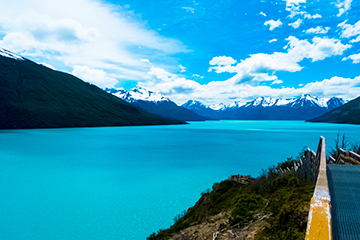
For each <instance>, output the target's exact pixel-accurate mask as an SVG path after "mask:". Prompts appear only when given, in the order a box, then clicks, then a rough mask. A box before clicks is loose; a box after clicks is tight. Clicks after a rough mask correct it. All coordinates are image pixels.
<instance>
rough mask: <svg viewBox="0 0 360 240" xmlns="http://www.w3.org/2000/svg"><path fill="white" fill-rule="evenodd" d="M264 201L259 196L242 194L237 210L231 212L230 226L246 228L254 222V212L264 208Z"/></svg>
mask: <svg viewBox="0 0 360 240" xmlns="http://www.w3.org/2000/svg"><path fill="white" fill-rule="evenodd" d="M263 202H264V199H263V197H262V196H260V195H257V194H242V195H240V197H239V200H238V203H237V204H236V206H235V209H234V210H233V211H232V212H231V217H230V219H229V222H230V225H234V224H239V225H240V226H244V225H245V224H247V223H248V222H250V221H252V220H253V216H254V211H256V210H258V209H259V208H261V207H262V205H263Z"/></svg>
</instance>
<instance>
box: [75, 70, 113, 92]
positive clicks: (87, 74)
mask: <svg viewBox="0 0 360 240" xmlns="http://www.w3.org/2000/svg"><path fill="white" fill-rule="evenodd" d="M72 74H73V75H75V76H77V77H79V78H80V79H82V80H84V81H85V82H90V83H93V84H95V85H97V86H98V87H101V88H106V87H113V86H114V85H115V84H116V83H117V80H116V79H115V78H112V77H109V76H108V75H107V73H106V72H105V71H104V70H100V69H92V68H89V67H87V66H77V65H75V66H74V70H73V71H72Z"/></svg>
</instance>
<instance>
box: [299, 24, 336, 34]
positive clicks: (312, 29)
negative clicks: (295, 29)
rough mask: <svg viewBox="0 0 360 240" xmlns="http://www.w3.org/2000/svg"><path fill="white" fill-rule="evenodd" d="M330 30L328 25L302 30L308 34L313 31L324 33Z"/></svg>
mask: <svg viewBox="0 0 360 240" xmlns="http://www.w3.org/2000/svg"><path fill="white" fill-rule="evenodd" d="M329 30H330V27H325V28H323V27H320V26H317V27H316V28H309V29H308V30H306V31H305V30H304V31H303V32H305V33H307V34H310V33H314V34H326V33H327V32H328V31H329Z"/></svg>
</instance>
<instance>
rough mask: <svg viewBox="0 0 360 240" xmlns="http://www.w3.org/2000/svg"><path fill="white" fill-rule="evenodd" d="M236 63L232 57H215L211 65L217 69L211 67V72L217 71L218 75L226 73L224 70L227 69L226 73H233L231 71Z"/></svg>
mask: <svg viewBox="0 0 360 240" xmlns="http://www.w3.org/2000/svg"><path fill="white" fill-rule="evenodd" d="M235 63H236V60H235V59H233V58H232V57H226V56H219V57H214V58H213V59H211V60H210V62H209V64H210V65H216V66H215V67H210V68H209V70H208V71H209V72H211V71H212V70H215V71H216V72H217V73H220V72H224V69H227V70H226V72H228V71H229V72H231V69H233V66H232V65H233V64H235Z"/></svg>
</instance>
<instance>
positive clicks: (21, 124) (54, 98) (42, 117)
mask: <svg viewBox="0 0 360 240" xmlns="http://www.w3.org/2000/svg"><path fill="white" fill-rule="evenodd" d="M0 119H1V121H0V129H15V128H63V127H95V126H125V125H153V124H179V123H184V122H182V121H176V120H169V119H165V118H162V117H160V116H156V115H153V114H150V113H148V112H146V111H143V110H140V109H138V108H136V107H134V106H132V105H130V104H128V103H127V102H125V101H123V100H121V99H119V98H117V97H115V96H112V95H111V94H108V93H106V92H105V91H103V90H101V89H100V88H98V87H96V86H94V85H91V84H89V83H85V82H83V81H82V80H80V79H78V78H76V77H74V76H72V75H70V74H66V73H62V72H58V71H54V70H52V69H50V68H47V67H45V66H42V65H39V64H36V63H34V62H32V61H30V60H27V59H25V58H22V57H21V56H18V55H16V54H13V53H11V52H9V51H7V50H4V49H1V48H0Z"/></svg>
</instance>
